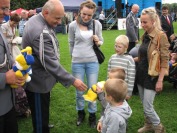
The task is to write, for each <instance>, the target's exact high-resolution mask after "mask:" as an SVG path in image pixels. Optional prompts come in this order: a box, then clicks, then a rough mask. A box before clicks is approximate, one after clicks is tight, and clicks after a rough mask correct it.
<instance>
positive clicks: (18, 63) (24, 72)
mask: <svg viewBox="0 0 177 133" xmlns="http://www.w3.org/2000/svg"><path fill="white" fill-rule="evenodd" d="M33 63H34V57H33V56H32V48H31V47H29V46H28V47H26V48H25V49H23V50H21V54H19V55H18V56H17V57H16V59H15V65H14V66H13V67H12V69H13V70H14V72H15V74H16V76H18V77H24V76H25V79H26V82H29V81H30V80H31V77H30V76H29V74H32V69H31V65H32V64H33ZM23 85H24V83H22V84H21V86H23ZM11 87H12V88H18V86H17V85H11Z"/></svg>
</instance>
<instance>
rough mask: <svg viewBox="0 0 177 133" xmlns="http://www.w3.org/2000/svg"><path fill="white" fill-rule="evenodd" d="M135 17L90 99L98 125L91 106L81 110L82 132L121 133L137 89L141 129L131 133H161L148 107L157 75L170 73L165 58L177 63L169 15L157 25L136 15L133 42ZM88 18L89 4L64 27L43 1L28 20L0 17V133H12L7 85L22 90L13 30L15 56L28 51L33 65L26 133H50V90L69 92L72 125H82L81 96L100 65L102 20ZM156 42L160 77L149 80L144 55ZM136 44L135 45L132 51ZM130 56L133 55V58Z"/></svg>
mask: <svg viewBox="0 0 177 133" xmlns="http://www.w3.org/2000/svg"><path fill="white" fill-rule="evenodd" d="M9 11H10V0H1V1H0V16H3V17H4V16H5V15H9ZM138 11H139V6H138V5H137V4H134V5H132V7H131V11H130V12H129V14H127V18H126V34H125V35H123V34H122V35H119V36H117V37H116V38H115V44H114V49H115V53H114V54H113V55H112V56H111V57H110V58H109V61H108V64H107V71H105V73H107V80H106V81H105V84H104V86H103V88H101V87H100V86H98V85H97V86H96V91H95V92H94V93H96V94H97V95H98V101H99V102H100V104H101V106H102V107H103V110H102V112H100V113H101V114H100V115H101V117H100V118H99V119H97V118H96V113H97V103H96V102H91V101H90V102H88V107H87V110H88V113H89V116H88V122H89V126H90V127H91V128H96V129H97V130H98V132H101V133H107V132H110V133H125V132H126V130H127V129H128V127H127V124H128V119H129V118H130V117H131V114H132V112H133V110H132V109H131V107H130V106H129V104H128V101H129V100H130V99H131V96H132V94H133V90H134V89H135V86H137V88H138V92H139V96H140V99H141V103H142V106H143V113H144V121H145V124H144V126H143V127H142V128H140V129H138V133H143V132H147V131H155V133H165V127H164V125H163V124H162V122H161V120H160V117H159V115H158V114H157V112H156V110H155V109H154V106H153V105H154V100H155V96H156V93H158V92H161V91H162V90H163V81H164V75H165V72H166V71H167V69H168V67H169V60H170V59H169V58H170V56H169V52H171V53H172V54H171V55H173V58H172V59H173V60H172V61H173V63H176V61H177V53H176V52H177V50H176V51H175V50H174V49H176V48H177V37H176V36H175V35H174V29H173V23H172V22H173V20H172V18H171V16H170V15H169V13H168V7H167V6H163V7H162V15H161V16H160V17H159V15H158V13H157V11H156V10H155V8H152V7H149V8H145V9H143V10H142V12H141V15H140V21H141V26H142V29H143V30H144V33H143V35H142V37H141V41H140V37H139V20H138V19H137V16H136V14H137V13H138ZM95 12H96V4H95V3H94V2H93V1H91V0H87V1H84V2H83V3H81V5H80V9H79V12H78V14H77V15H76V17H75V18H74V20H73V21H72V22H71V23H70V24H69V27H67V26H66V25H67V24H68V22H67V21H68V20H67V17H66V14H65V11H64V7H63V4H62V3H61V1H59V0H48V1H47V2H46V3H45V4H44V5H43V7H42V11H41V13H39V14H36V15H34V14H33V13H32V14H33V15H32V16H31V15H30V16H29V15H27V12H26V11H22V12H21V14H20V15H18V14H16V13H14V14H11V16H10V20H9V21H8V22H6V23H4V24H2V23H3V17H0V23H1V28H0V53H1V56H0V105H1V108H0V133H18V124H17V117H16V110H15V90H14V89H12V88H11V87H10V85H11V84H14V85H17V86H19V88H21V87H22V86H21V83H23V82H24V81H25V78H24V77H22V78H19V77H18V76H16V75H15V72H14V71H13V70H12V66H13V64H14V59H13V57H12V54H11V49H12V48H11V47H12V45H13V44H12V40H13V39H14V38H15V36H16V31H15V30H16V27H17V25H18V28H19V30H18V31H19V32H18V33H19V36H20V37H22V42H21V46H22V48H26V47H27V46H30V47H31V48H32V50H33V56H34V60H35V62H34V64H33V65H32V71H33V74H32V75H31V81H30V82H29V83H27V84H25V86H23V87H24V90H25V93H26V95H27V99H28V104H29V107H30V113H31V116H32V127H33V129H31V130H32V131H33V132H34V133H49V132H50V129H49V107H50V92H51V90H52V88H53V87H54V85H55V84H56V83H57V82H59V83H61V84H62V85H63V86H64V87H66V88H67V87H70V86H71V85H72V86H74V87H75V88H76V112H77V121H76V125H77V126H80V125H81V124H83V122H84V119H85V117H86V109H85V104H86V102H85V99H84V97H83V94H84V93H85V91H87V90H88V88H92V85H93V84H97V82H98V75H99V67H100V65H99V62H98V59H97V56H96V54H95V51H94V49H93V45H94V44H96V46H97V47H101V46H102V45H103V43H104V39H103V36H102V24H103V20H104V13H103V12H101V15H100V20H99V21H98V20H95V19H93V16H94V14H95ZM93 23H94V24H95V27H93ZM59 24H63V26H64V27H63V28H64V32H63V34H66V33H67V31H68V43H69V49H70V56H71V58H72V59H71V66H72V74H70V73H69V72H67V71H66V70H65V68H64V67H63V66H62V64H61V63H60V53H61V52H60V47H59V45H60V44H59V41H58V39H57V37H56V33H55V27H56V26H57V25H59ZM67 28H68V29H67ZM93 30H95V34H93ZM31 33H33V34H31ZM158 42H160V47H159V49H160V71H159V76H156V77H154V76H151V75H150V74H149V73H148V69H149V65H150V63H149V62H150V60H151V54H152V53H153V50H154V49H156V47H157V44H158ZM138 43H141V45H139V46H138V47H136V45H137V44H138ZM134 48H136V50H135V51H136V52H135V54H133V52H132V50H133V49H134ZM86 53H89V54H86ZM85 80H86V81H85ZM84 82H85V83H84ZM16 100H17V99H16ZM97 120H98V124H97Z"/></svg>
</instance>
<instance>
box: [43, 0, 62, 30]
mask: <svg viewBox="0 0 177 133" xmlns="http://www.w3.org/2000/svg"><path fill="white" fill-rule="evenodd" d="M42 14H43V16H44V18H45V20H46V21H47V23H48V24H49V25H50V26H51V27H56V26H57V25H58V24H60V23H61V18H62V17H63V16H64V7H63V4H62V3H61V1H59V0H48V1H47V2H46V3H45V5H44V6H43V7H42Z"/></svg>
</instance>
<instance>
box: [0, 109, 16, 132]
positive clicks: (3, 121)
mask: <svg viewBox="0 0 177 133" xmlns="http://www.w3.org/2000/svg"><path fill="white" fill-rule="evenodd" d="M0 133H18V124H17V118H16V112H15V108H14V107H13V108H12V109H11V110H10V111H9V112H8V113H6V114H5V115H2V116H0Z"/></svg>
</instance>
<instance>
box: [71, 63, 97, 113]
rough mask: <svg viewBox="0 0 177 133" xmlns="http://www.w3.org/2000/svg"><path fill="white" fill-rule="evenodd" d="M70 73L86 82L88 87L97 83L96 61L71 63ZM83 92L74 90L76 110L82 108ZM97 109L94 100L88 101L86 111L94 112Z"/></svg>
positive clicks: (83, 104) (83, 102)
mask: <svg viewBox="0 0 177 133" xmlns="http://www.w3.org/2000/svg"><path fill="white" fill-rule="evenodd" d="M72 73H73V76H74V77H76V78H78V79H80V80H82V81H83V82H84V81H85V78H86V82H87V86H88V89H89V88H91V86H92V85H93V84H96V83H97V80H98V73H99V64H98V62H88V63H72ZM84 93H85V92H83V91H79V90H76V110H84V106H85V100H84V98H83V94H84ZM96 111H97V105H96V102H88V112H89V113H95V112H96Z"/></svg>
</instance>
